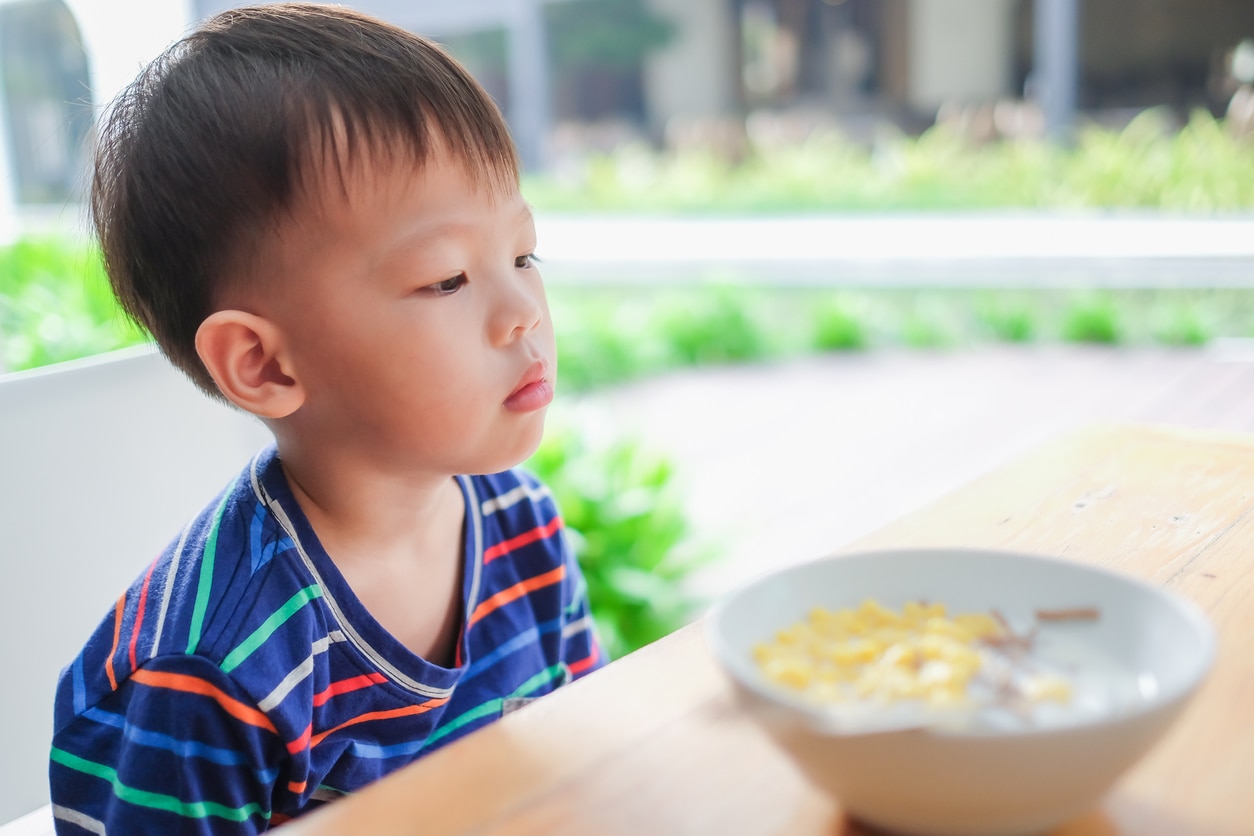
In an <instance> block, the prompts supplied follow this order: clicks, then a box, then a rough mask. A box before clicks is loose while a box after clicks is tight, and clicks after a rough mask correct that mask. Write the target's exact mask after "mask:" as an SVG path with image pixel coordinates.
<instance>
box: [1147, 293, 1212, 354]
mask: <svg viewBox="0 0 1254 836" xmlns="http://www.w3.org/2000/svg"><path fill="white" fill-rule="evenodd" d="M1207 320H1208V317H1207V316H1206V315H1205V314H1203V313H1202V312H1201V311H1200V310H1199V309H1198V306H1196V305H1193V304H1189V303H1184V304H1180V305H1177V306H1173V307H1172V308H1171V309H1170V310H1169V311H1168V312H1166V314H1165V317H1164V318H1163V321H1162V322H1161V324H1160V325H1159V327H1158V330H1157V331H1156V332H1155V337H1157V339H1158V341H1159V342H1162V343H1165V344H1166V345H1192V346H1196V345H1205V344H1206V343H1208V342H1210V339H1211V327H1210V325H1209V323H1208V321H1207Z"/></svg>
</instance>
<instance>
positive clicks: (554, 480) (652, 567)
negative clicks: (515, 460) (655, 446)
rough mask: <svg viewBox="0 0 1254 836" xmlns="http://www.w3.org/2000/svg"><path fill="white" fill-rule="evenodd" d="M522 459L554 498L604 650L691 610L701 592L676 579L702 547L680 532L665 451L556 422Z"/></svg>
mask: <svg viewBox="0 0 1254 836" xmlns="http://www.w3.org/2000/svg"><path fill="white" fill-rule="evenodd" d="M526 466H527V467H528V468H530V469H531V470H532V471H533V472H534V473H535V474H536V475H537V476H539V477H540V478H541V479H543V480H544V481H545V483H546V484H548V485H549V488H550V490H552V492H553V496H554V498H555V499H556V500H557V503H558V506H559V507H560V509H561V512H562V517H563V519H564V520H565V522H566V531H567V534H568V536H569V537H570V540H571V543H572V546H573V548H574V550H575V554H576V556H577V557H578V558H579V563H580V567H581V568H582V570H583V575H584V578H585V580H586V581H587V584H588V598H589V604H590V606H591V609H592V613H593V617H594V619H595V620H596V623H597V628H598V630H599V632H600V635H601V640H602V641H603V643H604V644H605V647H606V649H607V651H608V652H609V653H610V655H611V656H612V657H618V656H622V655H624V654H626V653H629V652H631V651H632V650H635V649H637V648H639V647H643V646H644V645H646V644H648V643H649V642H652V641H655V640H657V639H659V638H661V637H662V636H665V635H667V634H668V633H671V632H673V631H674V630H676V629H678V628H679V627H681V626H683V625H684V624H685V623H687V622H688V620H689V619H691V618H692V616H693V615H694V613H695V612H696V609H697V607H698V606H699V605H700V603H701V602H700V601H699V599H698V598H697V597H696V596H694V595H693V594H692V593H691V592H690V591H689V590H688V589H687V588H686V587H685V580H686V578H687V577H688V575H689V574H690V573H691V572H692V571H693V570H694V569H695V568H696V567H697V566H698V565H700V564H701V563H702V562H704V561H705V560H706V559H708V556H709V552H708V551H702V550H699V549H697V548H695V547H694V546H693V544H692V543H691V542H690V541H689V539H688V538H689V526H688V521H687V519H686V517H685V516H684V511H683V507H684V506H683V501H682V497H681V496H680V493H679V489H678V486H677V485H676V483H675V474H674V470H673V468H672V466H671V464H670V462H669V461H667V459H666V458H665V457H663V456H661V455H659V454H657V453H654V452H650V451H648V450H646V449H645V448H644V447H643V445H641V444H640V443H639V442H637V441H632V440H621V439H620V440H617V441H613V442H608V443H597V442H595V441H593V440H592V439H590V438H589V437H588V436H587V435H586V434H584V435H581V434H579V433H577V432H575V431H574V430H573V429H571V428H570V427H560V426H558V427H553V428H551V429H550V430H549V432H548V434H547V435H546V437H545V440H544V442H543V444H541V446H540V449H539V450H538V451H537V452H536V454H535V455H534V456H533V457H532V458H531V459H530V460H529V461H528V462H527V464H526Z"/></svg>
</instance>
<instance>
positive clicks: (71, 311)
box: [0, 239, 146, 371]
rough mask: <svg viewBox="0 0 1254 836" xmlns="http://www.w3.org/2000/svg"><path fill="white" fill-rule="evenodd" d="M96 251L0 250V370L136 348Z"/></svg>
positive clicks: (42, 243) (134, 332) (39, 243)
mask: <svg viewBox="0 0 1254 836" xmlns="http://www.w3.org/2000/svg"><path fill="white" fill-rule="evenodd" d="M145 339H146V335H145V334H144V333H143V332H142V331H140V330H139V329H138V328H136V327H135V326H134V325H133V324H132V323H131V322H130V321H129V320H127V319H126V317H125V316H123V314H122V312H121V310H120V309H119V308H118V306H117V303H116V302H115V301H114V298H113V294H112V292H111V291H110V290H109V284H108V280H107V279H106V278H105V274H104V268H103V266H102V264H101V262H100V258H99V255H98V254H97V253H96V251H95V250H93V249H91V248H89V247H85V246H75V245H71V244H67V243H66V242H64V241H57V240H52V239H28V240H21V241H18V242H16V243H14V244H11V245H9V246H7V247H0V370H4V369H7V370H9V371H20V370H22V369H29V368H34V367H37V366H44V365H48V364H49V363H57V362H61V361H64V360H73V359H76V358H79V357H86V356H90V355H92V354H99V353H101V352H105V351H110V350H113V349H116V348H122V347H124V346H127V345H133V344H135V343H139V342H143V341H144V340H145Z"/></svg>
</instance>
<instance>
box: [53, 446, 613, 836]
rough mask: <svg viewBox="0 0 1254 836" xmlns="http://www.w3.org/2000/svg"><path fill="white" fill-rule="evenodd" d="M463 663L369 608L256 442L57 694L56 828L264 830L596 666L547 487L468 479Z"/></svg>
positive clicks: (508, 476) (522, 479)
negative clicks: (447, 662)
mask: <svg viewBox="0 0 1254 836" xmlns="http://www.w3.org/2000/svg"><path fill="white" fill-rule="evenodd" d="M458 482H459V484H460V486H461V490H462V493H463V495H464V497H465V509H466V514H465V519H466V521H465V529H464V538H463V539H464V543H465V546H464V554H463V560H464V571H463V581H462V593H463V599H462V600H463V606H464V609H463V619H462V625H463V626H462V629H461V635H460V638H459V641H458V644H457V647H456V651H455V652H456V659H455V663H454V664H455V667H453V668H445V667H442V666H439V665H435V664H432V663H429V662H427V661H425V660H424V659H422V658H420V657H418V656H416V655H415V654H413V653H412V652H410V651H409V650H408V649H406V648H405V647H404V646H403V645H401V644H400V642H398V641H397V640H396V639H395V638H393V637H392V636H391V635H390V634H389V633H388V632H387V631H386V630H384V629H383V627H382V626H380V625H379V624H378V622H376V621H375V620H374V618H373V617H371V615H370V614H369V613H368V612H367V611H366V610H365V609H364V608H363V606H362V605H361V603H360V602H359V601H358V599H357V597H356V596H355V595H354V594H353V592H352V590H350V589H349V587H348V585H347V583H346V582H345V580H344V578H343V576H342V575H341V574H340V573H339V571H338V570H337V569H336V567H335V565H334V564H333V563H332V561H331V559H330V558H329V557H328V556H327V554H326V552H324V551H323V549H322V547H321V545H320V544H319V542H318V538H317V537H316V536H315V534H314V532H313V530H312V529H311V528H310V525H309V522H308V520H307V519H306V518H305V516H304V514H303V513H302V512H301V510H300V508H299V506H298V505H297V503H296V501H295V500H294V499H293V497H292V494H291V491H290V490H289V488H288V485H287V481H286V479H285V477H284V475H283V472H282V468H281V467H280V465H279V460H278V456H277V453H276V452H275V450H274V448H270V449H268V450H266V451H263V452H262V453H261V454H259V455H258V456H257V458H256V459H254V460H253V462H252V463H251V464H250V466H249V467H248V468H246V469H245V470H244V472H243V473H241V474H240V476H239V477H238V479H237V480H236V481H235V482H234V483H232V484H231V485H230V486H229V487H228V488H227V489H226V490H225V491H224V492H223V493H222V494H221V495H220V496H219V497H218V498H217V499H216V500H215V501H214V502H213V503H211V504H210V505H209V506H208V507H207V508H206V509H205V511H204V512H202V513H201V514H200V516H198V517H197V518H196V519H194V520H193V521H192V522H191V523H190V524H189V525H188V526H187V528H186V529H184V530H183V532H182V534H181V535H180V536H179V537H178V538H177V539H176V540H175V542H174V543H172V544H171V546H170V547H169V548H168V549H167V550H166V551H165V552H164V553H163V554H162V555H161V556H160V557H159V558H157V560H156V561H155V562H154V563H153V564H152V565H151V566H150V567H149V568H148V570H147V571H146V572H145V573H144V574H143V575H142V576H141V577H139V578H137V579H136V581H135V583H134V584H133V585H132V586H131V588H130V589H129V590H127V592H126V593H125V594H123V595H122V596H121V597H120V598H119V599H118V601H117V604H116V606H115V607H114V609H113V611H112V612H111V613H110V614H109V615H107V616H106V617H105V619H104V620H103V622H102V623H101V624H100V627H99V628H98V629H97V630H96V632H95V634H94V635H93V636H92V637H91V639H90V640H89V641H88V643H87V645H86V647H85V648H84V649H83V651H82V653H81V654H80V655H79V656H78V658H77V659H75V660H74V662H73V663H72V664H71V665H70V666H69V667H68V668H66V669H65V671H63V672H62V675H61V680H60V683H59V686H58V688H57V696H56V712H55V722H54V736H53V741H52V755H51V767H50V778H51V789H52V803H53V813H54V815H55V817H56V821H57V829H58V832H59V833H82V832H88V833H104V832H108V833H111V834H141V833H162V834H166V833H186V832H193V833H213V834H228V833H229V834H235V833H255V832H258V831H261V830H265V829H266V828H267V827H269V826H271V825H274V824H276V823H278V822H281V821H284V820H286V819H287V818H290V817H292V816H295V815H298V814H300V813H302V812H305V811H307V810H309V809H311V808H312V807H314V806H317V805H318V804H319V803H321V802H324V801H327V800H330V799H334V798H336V797H338V796H341V795H343V794H345V793H351V792H354V791H356V790H358V789H361V788H362V787H363V786H365V785H366V784H368V783H370V782H371V781H374V780H375V779H377V778H380V777H382V776H383V775H386V774H387V773H389V772H391V771H393V770H395V769H397V768H398V767H401V766H403V765H405V764H406V763H409V762H410V761H412V760H414V759H415V758H417V757H419V756H421V755H423V754H426V753H427V752H430V751H432V750H433V749H436V748H438V747H439V746H441V745H444V744H446V743H448V742H450V741H452V740H454V739H456V738H458V737H460V736H462V735H465V734H467V733H469V732H471V731H474V730H475V729H478V728H481V727H482V726H484V725H485V724H487V723H490V722H492V721H493V720H495V719H496V718H498V717H500V716H501V713H502V711H503V710H507V709H508V708H509V707H512V706H513V705H514V704H516V703H519V702H521V701H524V700H526V699H528V698H534V697H538V696H541V695H543V694H546V693H548V692H549V691H551V690H553V689H554V688H556V687H557V686H559V685H561V684H562V683H564V682H566V681H568V680H569V679H571V678H573V677H577V676H580V675H581V674H584V673H586V672H588V671H590V670H592V669H593V668H595V667H598V666H599V665H600V664H601V662H602V659H601V656H600V653H599V650H598V646H597V643H596V639H595V637H594V633H593V630H592V629H591V623H590V618H589V615H588V608H587V600H586V595H585V587H584V584H583V579H582V576H581V575H580V572H579V568H578V566H577V564H576V563H575V560H574V558H573V556H572V554H571V551H570V549H569V547H568V545H567V542H566V538H565V537H564V536H563V533H562V520H561V517H560V516H558V514H557V509H556V508H555V506H554V504H553V500H552V498H551V497H550V495H549V493H548V490H547V489H546V488H545V487H544V486H543V485H541V484H540V483H539V482H538V481H536V480H535V479H534V478H533V477H532V476H530V475H528V474H526V473H524V472H522V471H518V470H511V471H506V472H504V473H498V474H495V475H491V476H471V477H459V479H458Z"/></svg>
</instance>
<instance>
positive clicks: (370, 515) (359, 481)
mask: <svg viewBox="0 0 1254 836" xmlns="http://www.w3.org/2000/svg"><path fill="white" fill-rule="evenodd" d="M289 449H290V448H285V446H284V445H282V444H280V446H279V461H280V464H281V465H282V467H283V472H284V475H285V476H286V478H287V482H288V485H289V486H290V487H291V490H292V494H293V496H294V497H295V498H296V502H297V504H299V505H300V507H301V510H302V511H303V512H304V513H305V516H306V517H307V518H308V520H309V522H310V525H312V526H313V529H314V531H315V533H316V534H317V535H318V539H319V541H320V542H321V544H322V547H323V549H324V550H325V551H326V553H327V555H328V556H329V557H330V558H331V560H332V562H333V563H335V565H336V568H337V569H339V571H340V573H341V574H342V575H343V576H344V579H345V580H346V581H347V582H348V585H349V587H350V588H352V590H353V592H354V594H356V596H357V598H358V599H359V600H360V601H361V603H362V605H363V606H364V607H365V608H366V610H367V611H368V612H369V613H370V614H371V616H373V617H374V619H375V620H376V621H378V622H379V624H381V625H382V626H383V627H384V628H385V629H386V630H387V631H388V632H389V633H391V634H392V635H393V637H394V638H396V639H397V640H398V641H399V642H401V643H402V644H404V645H405V646H406V647H408V648H409V649H410V651H412V652H413V653H415V654H416V655H418V656H421V657H422V658H424V659H426V660H427V661H428V662H433V663H435V664H438V665H443V666H446V667H447V666H450V665H451V664H452V659H453V655H454V654H453V651H454V648H455V645H456V641H457V637H458V635H460V628H461V624H462V620H463V619H464V615H465V614H464V613H463V612H462V609H463V607H462V594H461V588H462V580H463V578H462V574H463V573H462V569H463V567H462V560H461V555H462V553H463V549H464V544H463V542H462V531H463V526H464V520H465V501H464V499H463V497H462V492H461V488H460V487H459V486H458V484H457V482H456V480H455V479H453V478H452V477H451V476H448V475H434V474H432V475H421V476H415V475H412V474H405V475H404V476H400V475H397V474H395V473H391V472H387V471H381V470H376V469H373V468H368V467H361V466H356V465H355V463H354V462H352V461H351V460H347V459H346V457H343V456H341V457H338V458H337V456H336V454H335V453H331V454H328V455H321V456H319V457H318V458H317V459H316V460H314V461H309V460H307V459H305V458H304V457H302V456H301V455H300V453H299V451H295V452H287V450H289Z"/></svg>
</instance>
